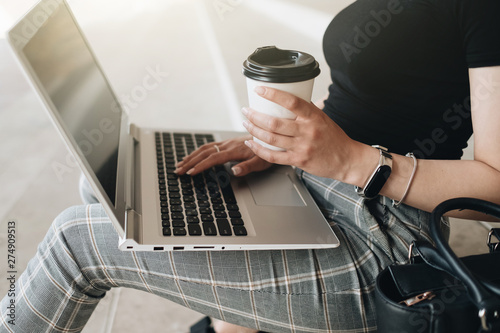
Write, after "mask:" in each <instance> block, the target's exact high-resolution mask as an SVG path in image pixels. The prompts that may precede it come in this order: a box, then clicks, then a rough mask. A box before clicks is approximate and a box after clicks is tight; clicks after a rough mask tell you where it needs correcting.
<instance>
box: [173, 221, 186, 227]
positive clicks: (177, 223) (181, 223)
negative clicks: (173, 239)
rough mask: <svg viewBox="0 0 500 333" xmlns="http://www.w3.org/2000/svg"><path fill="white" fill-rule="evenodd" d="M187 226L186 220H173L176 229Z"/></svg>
mask: <svg viewBox="0 0 500 333" xmlns="http://www.w3.org/2000/svg"><path fill="white" fill-rule="evenodd" d="M185 226H186V223H185V222H184V220H172V227H174V228H181V227H185Z"/></svg>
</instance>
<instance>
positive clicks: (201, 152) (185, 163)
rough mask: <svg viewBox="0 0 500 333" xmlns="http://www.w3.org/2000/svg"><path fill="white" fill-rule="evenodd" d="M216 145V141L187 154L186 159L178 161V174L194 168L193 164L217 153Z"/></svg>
mask: <svg viewBox="0 0 500 333" xmlns="http://www.w3.org/2000/svg"><path fill="white" fill-rule="evenodd" d="M214 146H215V144H214V143H210V144H207V145H203V146H202V147H200V148H199V149H197V150H195V151H194V152H192V153H191V154H190V155H188V156H186V157H185V158H184V160H182V161H181V162H179V163H177V165H176V167H177V170H175V172H176V173H177V174H184V173H186V172H187V171H189V170H190V169H191V168H193V166H195V165H196V164H198V163H200V162H201V161H203V160H204V159H206V158H208V157H209V156H211V155H213V154H216V153H217V150H216V149H215V147H214Z"/></svg>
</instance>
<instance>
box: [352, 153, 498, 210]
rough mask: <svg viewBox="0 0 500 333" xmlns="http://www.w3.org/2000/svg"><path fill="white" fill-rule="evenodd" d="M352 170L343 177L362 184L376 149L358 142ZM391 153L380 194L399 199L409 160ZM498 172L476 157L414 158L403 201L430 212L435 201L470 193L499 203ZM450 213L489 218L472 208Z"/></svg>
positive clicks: (376, 154)
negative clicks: (414, 164)
mask: <svg viewBox="0 0 500 333" xmlns="http://www.w3.org/2000/svg"><path fill="white" fill-rule="evenodd" d="M358 149H359V152H360V153H359V154H356V156H357V159H356V161H355V164H352V163H351V165H355V167H354V168H352V172H349V174H348V175H346V176H347V177H346V179H345V181H346V182H348V183H352V184H354V185H357V186H364V185H365V182H366V180H367V179H368V177H369V176H370V174H371V172H373V170H374V168H375V166H376V165H377V161H378V154H379V153H378V150H377V149H375V148H372V147H370V146H365V145H363V146H362V147H361V146H358ZM392 155H393V169H392V173H391V176H390V177H389V180H388V181H387V183H386V184H385V186H384V187H383V188H382V191H381V193H380V194H381V195H384V196H387V197H389V198H391V199H395V200H396V201H399V200H400V199H401V197H402V196H403V194H404V192H405V190H406V187H407V185H408V182H409V180H410V176H411V173H412V171H413V167H414V166H413V160H412V159H411V158H409V157H405V156H401V155H396V154H392ZM499 189H500V172H498V171H497V170H496V169H494V168H492V167H491V166H489V165H487V164H486V163H483V162H480V161H465V160H460V161H449V160H421V159H419V160H418V166H417V170H416V172H415V176H414V178H413V181H412V183H411V186H410V188H409V190H408V193H407V195H406V197H405V200H404V203H405V204H408V205H410V206H413V207H416V208H419V209H422V210H424V211H427V212H430V211H432V210H433V209H434V207H436V206H437V205H438V204H439V203H441V202H443V201H445V200H447V199H451V198H457V197H473V198H479V199H484V200H487V201H491V202H495V203H500V191H499ZM450 216H453V217H459V218H469V219H478V220H491V217H487V216H485V215H484V214H481V213H477V212H472V211H455V212H452V213H451V214H450Z"/></svg>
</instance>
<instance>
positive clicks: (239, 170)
mask: <svg viewBox="0 0 500 333" xmlns="http://www.w3.org/2000/svg"><path fill="white" fill-rule="evenodd" d="M271 165H272V164H271V163H269V162H267V161H265V160H263V159H261V158H260V157H258V156H254V157H252V158H251V159H249V160H248V161H244V162H241V163H238V164H236V165H235V166H233V167H232V168H231V170H232V171H233V174H234V175H235V176H238V177H242V176H246V175H248V174H249V173H252V172H257V171H262V170H265V169H267V168H269V167H270V166H271Z"/></svg>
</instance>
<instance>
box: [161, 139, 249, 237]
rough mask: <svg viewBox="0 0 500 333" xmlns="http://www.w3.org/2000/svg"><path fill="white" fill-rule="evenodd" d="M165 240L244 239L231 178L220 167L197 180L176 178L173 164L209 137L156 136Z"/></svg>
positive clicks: (188, 177)
mask: <svg viewBox="0 0 500 333" xmlns="http://www.w3.org/2000/svg"><path fill="white" fill-rule="evenodd" d="M155 140H156V157H157V164H158V185H159V193H160V206H161V219H162V230H163V235H164V236H172V235H174V236H187V235H189V236H217V235H220V236H233V235H234V236H246V235H247V230H246V229H245V226H244V223H243V220H242V219H241V213H240V211H239V207H238V204H237V202H236V198H235V196H234V193H233V189H232V187H231V184H230V176H229V174H228V172H227V171H226V170H225V168H224V167H223V166H222V165H219V166H216V167H213V168H211V169H209V170H206V171H204V172H202V173H201V174H198V175H196V176H193V177H191V176H188V175H183V176H178V175H176V174H175V173H174V170H175V169H176V167H175V164H176V163H177V162H180V161H182V159H183V158H184V157H185V156H187V155H189V154H191V153H192V152H193V151H195V150H196V149H197V148H199V147H201V146H202V145H204V144H206V143H209V142H214V137H213V135H211V134H187V133H155Z"/></svg>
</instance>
